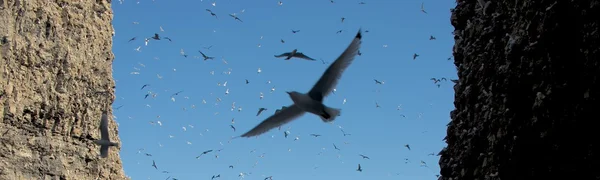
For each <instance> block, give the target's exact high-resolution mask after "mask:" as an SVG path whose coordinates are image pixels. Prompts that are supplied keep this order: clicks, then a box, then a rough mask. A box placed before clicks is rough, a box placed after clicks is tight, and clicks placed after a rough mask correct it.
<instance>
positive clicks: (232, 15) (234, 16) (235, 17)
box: [229, 14, 244, 22]
mask: <svg viewBox="0 0 600 180" xmlns="http://www.w3.org/2000/svg"><path fill="white" fill-rule="evenodd" d="M229 16H231V17H232V18H233V19H235V20H238V21H240V22H244V21H242V20H241V19H240V18H238V17H237V16H236V15H235V14H229Z"/></svg>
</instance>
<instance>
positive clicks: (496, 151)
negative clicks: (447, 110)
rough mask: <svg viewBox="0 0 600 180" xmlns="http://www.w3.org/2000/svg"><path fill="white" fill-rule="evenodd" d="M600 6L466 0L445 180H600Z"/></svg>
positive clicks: (586, 1)
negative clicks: (599, 125) (599, 124)
mask: <svg viewBox="0 0 600 180" xmlns="http://www.w3.org/2000/svg"><path fill="white" fill-rule="evenodd" d="M599 17H600V1H597V0H521V1H490V0H480V1H478V0H459V1H457V6H456V8H455V9H454V10H453V12H452V18H451V21H452V25H454V27H455V31H454V35H455V37H454V39H455V40H456V43H455V45H454V59H455V65H456V67H457V69H458V77H459V82H458V83H457V84H456V85H455V87H454V89H455V91H456V94H455V102H454V105H455V106H456V109H455V110H454V111H452V112H451V117H452V122H451V123H450V124H449V126H448V132H447V137H446V141H447V143H448V147H447V148H446V149H444V150H442V152H441V159H440V166H441V172H440V173H441V175H442V176H441V178H440V179H444V180H450V179H452V180H460V179H464V180H477V179H480V180H483V179H503V180H513V179H600V171H599V170H600V156H599V155H600V151H599V150H600V139H599V138H600V131H598V130H597V129H598V125H597V122H599V121H600V116H599V112H600V99H599V96H600V88H599V87H600V81H599V79H598V77H599V75H600V63H599V62H600V56H599V55H600V34H599V33H600V32H598V31H599V26H600V18H599Z"/></svg>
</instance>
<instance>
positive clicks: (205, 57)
mask: <svg viewBox="0 0 600 180" xmlns="http://www.w3.org/2000/svg"><path fill="white" fill-rule="evenodd" d="M198 52H200V54H202V57H203V58H204V60H205V61H206V60H209V59H215V57H210V56H207V55H206V54H204V53H203V52H202V51H198Z"/></svg>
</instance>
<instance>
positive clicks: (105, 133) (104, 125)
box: [100, 111, 110, 141]
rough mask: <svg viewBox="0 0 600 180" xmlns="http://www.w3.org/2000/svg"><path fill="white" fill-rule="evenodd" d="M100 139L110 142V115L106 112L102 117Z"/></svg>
mask: <svg viewBox="0 0 600 180" xmlns="http://www.w3.org/2000/svg"><path fill="white" fill-rule="evenodd" d="M100 139H102V140H109V141H110V137H109V133H108V114H107V113H106V111H104V112H102V117H101V118H100Z"/></svg>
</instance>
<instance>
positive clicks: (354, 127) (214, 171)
mask: <svg viewBox="0 0 600 180" xmlns="http://www.w3.org/2000/svg"><path fill="white" fill-rule="evenodd" d="M137 2H139V3H137ZM137 2H136V1H135V0H126V1H124V2H123V3H122V4H121V3H120V2H119V1H118V0H116V1H113V10H114V15H115V16H114V20H113V24H114V28H115V31H116V34H115V36H114V37H113V40H114V41H113V51H114V53H115V60H114V62H113V76H114V79H115V80H116V81H117V82H116V87H117V88H116V94H117V99H116V100H115V102H114V104H113V108H115V109H113V112H114V116H116V117H117V118H116V119H115V120H116V121H117V122H118V123H119V137H120V139H121V141H122V146H121V151H120V156H121V158H122V160H123V166H124V169H125V173H126V174H127V175H128V176H130V177H132V179H165V178H167V177H168V176H171V177H175V178H178V179H182V180H183V179H210V178H211V177H212V176H213V175H218V174H220V175H221V179H240V177H238V175H239V174H240V173H247V175H245V179H264V178H265V177H268V176H273V179H280V180H281V179H285V180H306V179H331V178H335V179H346V180H355V179H356V180H358V179H360V180H362V179H382V180H384V179H436V177H435V175H436V174H438V173H439V166H438V160H439V157H438V156H431V155H428V154H430V153H435V154H437V153H438V152H439V151H440V150H441V148H443V147H444V146H446V144H445V143H444V141H443V140H442V139H443V138H444V137H445V134H446V124H448V122H449V121H450V117H449V113H450V111H451V110H452V109H454V107H453V104H452V102H453V97H454V92H453V91H454V90H453V89H452V86H453V83H452V82H450V81H449V80H450V79H456V70H455V68H454V65H453V61H452V60H448V58H449V57H451V52H452V45H453V41H452V40H453V39H452V38H453V36H452V33H451V32H452V31H453V28H452V26H451V25H450V22H449V21H450V9H451V8H452V7H453V6H454V2H453V1H433V0H427V1H409V0H365V1H363V2H365V4H362V5H360V4H359V2H360V1H355V0H349V1H345V0H344V1H342V0H337V1H335V2H334V3H333V4H332V3H330V2H329V1H328V0H303V1H299V0H286V1H282V2H283V4H282V5H278V1H271V0H268V1H243V0H222V1H209V0H204V1H200V0H178V1H167V0H156V1H151V0H143V1H142V0H140V1H137ZM212 2H216V6H213V5H212ZM422 2H423V3H424V5H425V9H426V11H427V14H425V13H423V12H421V11H420V7H421V3H422ZM207 8H210V9H211V10H212V11H213V12H214V13H216V14H217V16H218V19H217V18H215V17H212V16H211V15H210V13H208V12H207V11H205V9H207ZM242 11H243V12H242ZM231 13H236V14H237V15H238V17H239V18H240V19H241V20H242V21H243V23H242V22H238V21H235V20H234V19H233V18H232V17H230V16H229V15H228V14H231ZM342 17H344V18H345V20H344V22H343V23H342V22H341V18H342ZM134 22H137V24H134ZM161 26H162V28H163V30H164V32H162V31H160V28H159V27H161ZM359 28H362V30H363V31H367V30H368V31H369V32H363V42H362V47H361V53H362V56H358V57H357V58H356V59H355V61H354V63H353V64H352V65H351V66H350V67H349V68H348V69H347V70H346V71H345V73H344V75H343V77H342V79H341V81H340V82H339V84H338V86H337V91H336V93H335V94H332V95H330V96H328V97H327V98H326V99H325V104H326V105H328V106H330V107H334V108H341V109H342V115H341V116H340V117H338V118H337V119H336V120H335V121H334V123H333V124H327V123H323V122H322V121H321V120H320V119H319V118H318V117H317V116H315V115H312V114H307V115H304V116H303V117H301V118H299V119H297V120H295V121H293V122H291V123H289V124H287V125H285V126H283V127H282V128H281V130H277V129H273V130H271V131H269V132H268V133H266V134H263V135H261V136H259V138H243V139H234V140H232V141H229V139H230V138H231V137H232V136H239V135H241V134H242V133H244V132H246V131H248V130H250V129H251V128H253V127H254V126H256V125H257V124H258V123H260V122H261V121H262V120H264V119H265V118H267V117H268V116H270V115H272V114H273V113H274V111H275V110H276V109H278V108H280V107H281V106H287V105H290V104H292V101H291V99H290V98H289V97H288V95H287V94H286V93H285V91H292V90H293V91H299V92H306V91H308V90H309V89H310V88H311V87H312V85H313V84H314V83H315V82H316V81H317V79H318V78H319V77H320V76H321V74H322V73H323V71H324V70H325V69H326V68H327V66H328V64H327V65H325V64H323V63H322V62H321V61H320V59H323V60H324V61H326V62H331V61H333V60H335V58H337V57H338V56H339V55H340V54H341V52H342V51H343V50H344V49H345V48H346V47H347V46H348V44H349V43H350V42H351V40H352V38H353V37H354V36H355V34H356V32H357V31H358V29H359ZM292 29H294V30H300V32H298V33H295V34H294V33H292V32H291V30H292ZM338 30H343V32H342V33H340V34H336V31H338ZM154 33H159V34H160V35H161V36H166V37H169V38H171V39H172V40H173V41H172V42H169V41H167V40H164V39H163V40H160V41H155V40H151V41H150V42H149V43H148V45H147V46H146V45H144V38H146V37H151V36H152V35H153V34H154ZM430 35H433V36H435V37H436V40H429V38H430ZM261 36H262V39H261ZM132 37H137V39H136V40H134V41H132V42H128V40H129V39H131V38H132ZM281 39H283V40H284V41H285V43H281V42H280V40H281ZM259 44H260V45H261V46H260V47H259V46H258V45H259ZM211 45H212V48H210V49H209V50H208V49H204V48H203V47H208V46H211ZM386 46H387V47H386ZM138 47H141V48H140V49H139V50H140V51H139V52H138V51H136V50H135V49H136V48H138ZM295 48H297V49H298V51H300V52H303V53H305V54H306V55H308V56H311V57H313V58H315V59H317V60H318V61H306V60H301V59H292V60H290V61H285V60H283V59H277V58H274V57H273V55H277V54H281V53H283V52H289V51H291V50H293V49H295ZM181 49H183V50H184V52H185V53H186V54H187V55H188V57H187V58H185V57H183V56H182V55H181V54H180V50H181ZM198 50H202V51H203V52H204V53H205V54H207V55H208V56H214V57H215V59H214V60H208V61H203V60H202V59H199V58H194V56H201V55H200V53H199V52H198ZM414 53H417V54H419V55H420V56H419V57H417V59H416V60H413V59H412V57H413V54H414ZM223 59H224V60H225V61H226V62H227V64H226V63H224V61H223ZM258 68H260V69H261V70H262V72H261V73H257V70H258ZM211 71H214V75H212V74H211V73H210V72H211ZM132 72H138V73H139V74H132ZM226 72H228V73H226ZM159 77H160V78H159ZM442 77H445V78H447V79H448V81H446V82H444V81H442V82H440V87H439V88H438V87H437V85H435V84H434V83H433V81H432V80H430V78H442ZM245 79H248V80H249V82H250V83H249V84H246V83H245ZM373 79H377V80H380V81H384V82H385V83H384V84H376V83H375V81H374V80H373ZM268 81H271V83H270V84H268V83H267V82H268ZM225 82H227V86H223V85H224V83H225ZM219 83H220V84H221V86H218V84H219ZM144 84H150V86H148V87H146V88H144V89H143V90H140V88H141V87H142V86H143V85H144ZM273 87H275V91H273V92H271V89H272V88H273ZM227 89H229V94H227V95H226V94H225V92H226V90H227ZM148 91H152V93H156V97H154V98H153V97H152V96H150V97H148V98H147V99H144V96H145V95H146V94H147V93H148ZM178 91H183V92H182V93H180V94H179V95H177V96H175V101H172V100H171V98H170V96H171V95H172V94H174V93H176V92H178ZM261 92H262V93H263V94H264V99H262V100H261V99H260V98H259V96H260V93H261ZM217 98H220V99H221V100H222V101H221V102H217V101H216V99H217ZM344 99H346V103H345V104H343V100H344ZM203 100H205V101H206V104H204V103H203ZM233 102H235V106H236V109H235V110H233V111H232V110H231V108H232V103H233ZM376 102H377V103H378V104H379V105H380V107H379V108H377V107H376ZM120 106H122V107H121V108H120V109H118V110H117V109H116V108H117V107H120ZM193 106H195V108H192V107H193ZM399 106H400V107H401V109H400V110H399V108H398V107H399ZM240 107H241V108H242V109H241V111H238V108H240ZM260 107H264V108H267V109H268V110H267V111H265V112H263V113H262V114H261V115H260V116H258V117H257V116H256V113H257V111H258V109H259V108H260ZM184 108H185V110H184ZM402 115H404V116H405V117H403V116H402ZM232 119H235V124H232V123H231V120H232ZM151 121H152V122H154V125H153V124H151V123H150V122H151ZM158 121H160V122H161V124H162V125H159V124H158ZM230 125H234V126H235V128H236V129H237V130H236V131H235V132H234V131H233V130H232V129H231V128H230ZM339 126H341V127H342V128H343V130H344V131H345V132H346V133H350V134H352V135H349V136H343V134H342V132H341V131H340V127H339ZM183 127H185V128H186V131H184V130H183ZM288 128H289V131H290V132H291V134H290V136H289V137H288V138H284V137H283V134H284V131H285V130H288ZM313 133H314V134H320V135H322V136H320V137H317V138H315V137H312V136H310V135H309V134H313ZM295 137H299V140H296V141H295V140H294V139H295ZM228 141H229V142H228ZM188 142H190V143H191V144H188ZM332 144H336V145H337V146H338V148H340V149H341V150H335V149H334V148H333V145H332ZM405 144H409V145H410V147H411V150H410V151H409V150H408V149H407V148H405V147H404V145H405ZM142 148H143V149H144V151H142V153H138V150H139V149H142ZM209 149H213V150H215V151H214V152H211V153H209V154H206V155H203V156H202V157H201V158H200V159H196V158H195V157H196V156H198V155H200V154H201V153H202V152H203V151H205V150H209ZM218 149H223V150H222V151H220V152H217V151H216V150H218ZM253 150H255V151H254V152H251V151H253ZM290 150H291V151H290ZM144 153H150V154H152V156H151V157H150V156H146V155H144ZM261 154H264V157H259V156H261ZM359 154H364V155H366V156H369V157H370V159H363V158H361V157H360V156H359ZM215 155H218V158H217V157H216V156H215ZM405 158H406V159H408V160H409V161H406V160H405ZM153 160H154V161H155V162H156V164H157V166H158V170H155V169H154V168H153V167H152V166H151V165H152V161H153ZM421 160H422V161H424V162H426V163H427V165H428V167H421V166H420V161H421ZM256 162H258V164H256ZM359 163H360V164H361V166H362V169H363V171H362V172H357V171H356V169H357V165H358V164H359ZM230 165H233V166H234V168H233V169H232V168H229V166H230ZM162 171H168V172H170V173H168V174H167V173H162ZM250 173H251V174H250Z"/></svg>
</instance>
